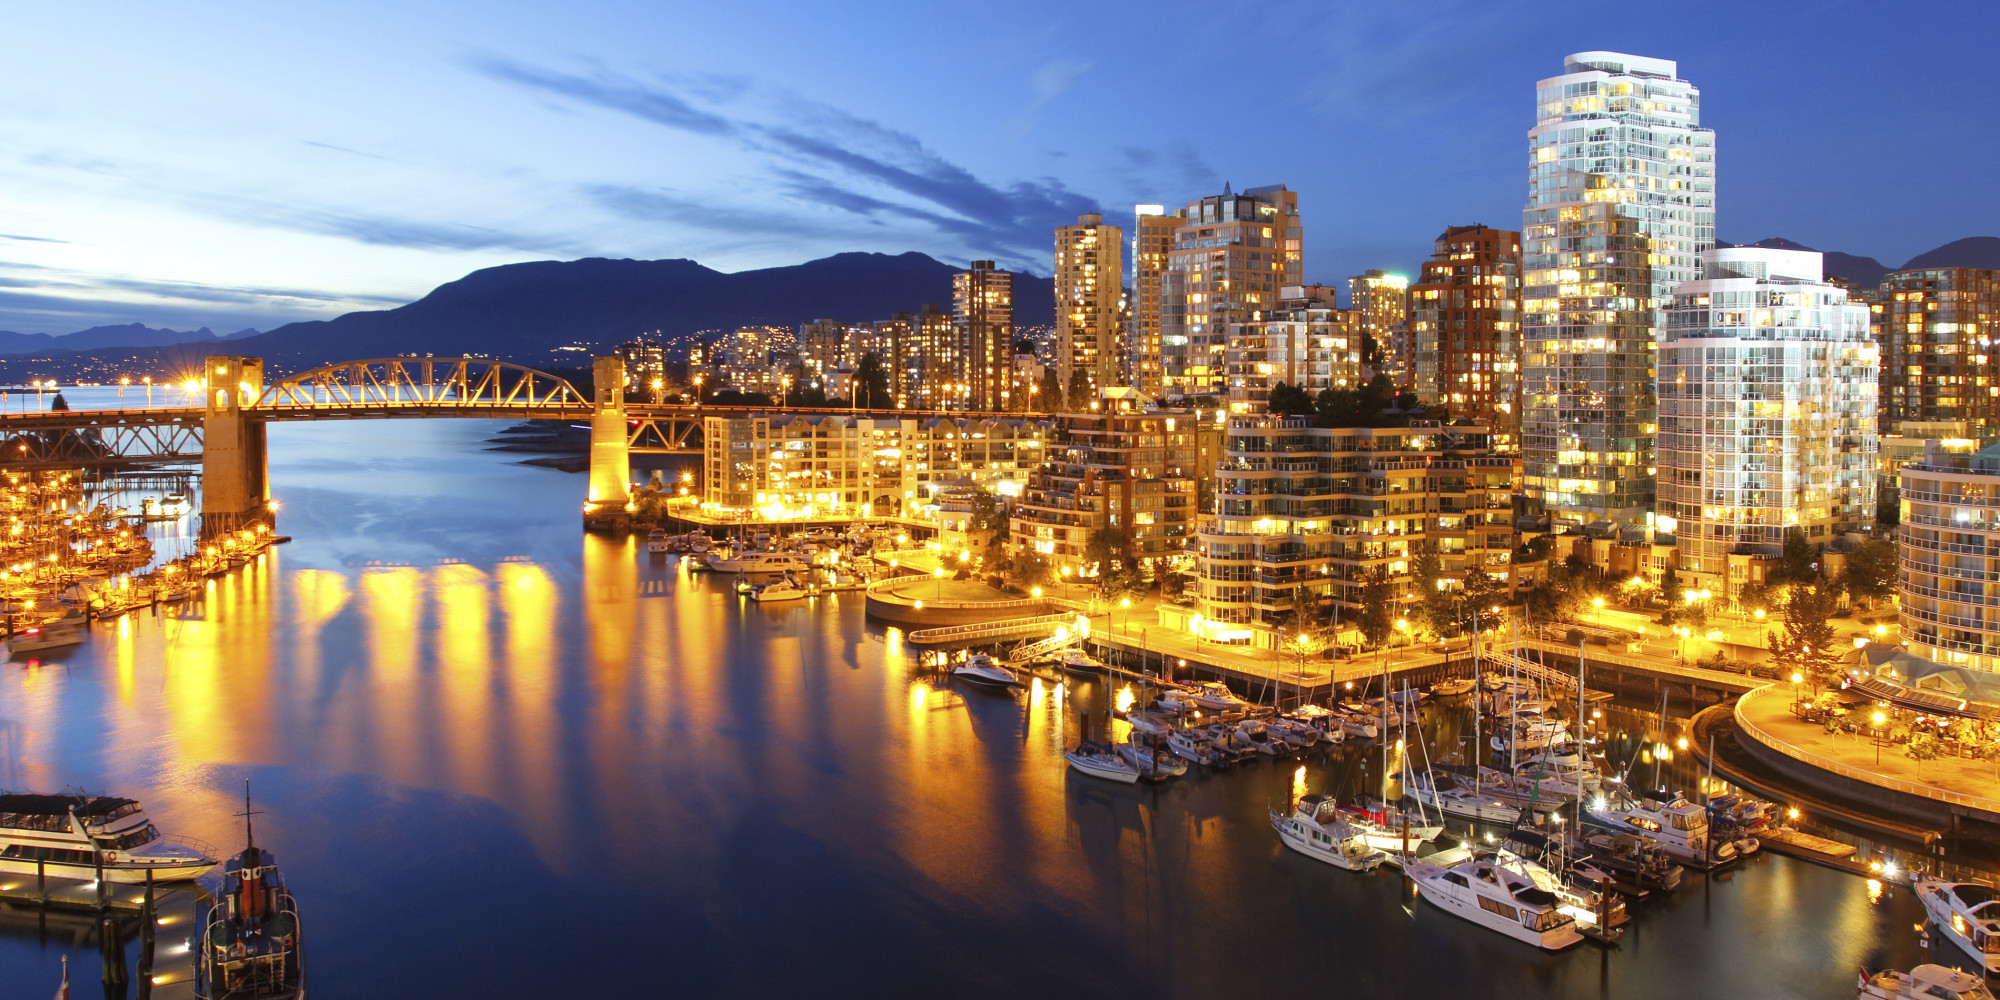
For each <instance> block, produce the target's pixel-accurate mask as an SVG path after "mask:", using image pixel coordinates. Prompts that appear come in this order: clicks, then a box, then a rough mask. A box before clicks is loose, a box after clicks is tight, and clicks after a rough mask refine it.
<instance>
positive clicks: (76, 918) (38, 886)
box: [0, 874, 208, 1000]
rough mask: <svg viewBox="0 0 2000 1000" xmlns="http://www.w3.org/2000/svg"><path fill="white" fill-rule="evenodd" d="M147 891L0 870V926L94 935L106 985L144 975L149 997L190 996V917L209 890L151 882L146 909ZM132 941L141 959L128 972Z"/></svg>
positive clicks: (77, 966) (80, 973)
mask: <svg viewBox="0 0 2000 1000" xmlns="http://www.w3.org/2000/svg"><path fill="white" fill-rule="evenodd" d="M146 893H147V887H146V886H145V885H144V884H134V883H129V882H117V883H112V882H97V881H93V880H89V879H72V878H57V877H52V876H47V875H43V876H41V877H39V878H38V877H37V876H35V875H32V874H23V875H15V874H8V875H0V931H4V932H14V933H41V934H47V933H49V931H50V930H62V931H67V932H68V933H70V934H71V935H73V936H75V937H77V938H79V939H81V938H85V937H87V936H95V937H96V939H97V941H98V951H99V953H100V955H101V956H102V970H101V972H100V977H99V978H100V979H101V981H102V982H104V983H105V984H106V985H107V986H119V985H122V984H126V983H138V982H139V981H140V979H141V977H143V978H145V979H147V980H150V983H151V1000H192V998H193V997H194V944H195V940H194V939H195V935H196V934H197V933H198V931H199V928H198V927H197V926H196V923H195V921H196V918H197V917H198V916H199V914H200V913H201V907H202V903H203V901H204V900H205V899H206V898H207V895H208V893H207V891H206V890H205V889H203V888H202V887H201V886H200V885H199V884H198V883H195V882H185V881H184V882H167V883H159V884H156V885H154V886H153V887H152V896H153V899H152V906H151V909H150V911H149V910H148V907H147V903H146ZM149 919H150V921H151V925H152V926H151V927H148V926H147V922H148V920H149ZM134 939H137V940H138V941H139V942H140V948H139V964H138V967H137V968H136V969H128V968H126V966H125V946H126V943H127V942H130V941H132V940H134ZM71 964H72V966H74V967H73V968H72V969H71V970H70V975H71V978H72V979H73V980H75V981H76V983H75V984H73V985H74V986H75V988H76V989H78V990H80V989H81V986H80V985H77V984H81V983H83V982H87V981H88V978H87V976H88V973H87V971H86V969H85V967H84V966H83V965H82V964H81V963H75V962H72V963H71ZM51 989H53V983H51ZM121 992H122V991H121ZM78 995H81V994H80V993H79V994H78Z"/></svg>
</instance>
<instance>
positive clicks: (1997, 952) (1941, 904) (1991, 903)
mask: <svg viewBox="0 0 2000 1000" xmlns="http://www.w3.org/2000/svg"><path fill="white" fill-rule="evenodd" d="M1910 888H1911V889H1914V890H1916V893H1917V900H1918V901H1919V902H1921V903H1923V904H1924V912H1925V913H1926V914H1928V915H1929V916H1930V918H1931V922H1932V923H1934V924H1936V925H1937V926H1938V929H1939V930H1940V931H1942V932H1943V933H1944V936H1945V937H1946V938H1949V939H1950V940H1951V942H1952V943H1953V944H1955V945H1957V946H1958V947H1959V950H1961V951H1963V952H1965V953H1966V954H1967V955H1970V956H1972V958H1973V960H1974V961H1976V962H1978V963H1979V967H1980V968H1981V969H1983V970H1985V972H1986V974H1987V975H1989V976H1990V975H1993V974H1995V973H2000V902H1995V900H1996V899H2000V890H1996V889H1995V888H1994V887H1992V886H1990V885H1986V884H1984V883H1980V882H1946V881H1944V880H1943V879H1935V878H1918V879H1916V880H1915V881H1913V882H1912V883H1910Z"/></svg>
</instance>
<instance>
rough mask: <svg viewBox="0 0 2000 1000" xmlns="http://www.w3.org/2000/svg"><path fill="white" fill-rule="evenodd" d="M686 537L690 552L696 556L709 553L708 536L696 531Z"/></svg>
mask: <svg viewBox="0 0 2000 1000" xmlns="http://www.w3.org/2000/svg"><path fill="white" fill-rule="evenodd" d="M686 537H687V546H688V551H689V552H692V553H694V554H695V555H702V554H705V553H706V552H708V549H709V538H708V535H707V534H705V533H703V532H699V531H696V532H691V533H689V534H688V535H687V536H686Z"/></svg>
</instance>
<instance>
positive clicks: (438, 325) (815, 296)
mask: <svg viewBox="0 0 2000 1000" xmlns="http://www.w3.org/2000/svg"><path fill="white" fill-rule="evenodd" d="M1722 245H1724V246H1729V245H1732V244H1726V243H1725V244H1722ZM1753 245H1755V246H1768V247H1778V248H1790V249H1801V250H1809V249H1813V248H1811V247H1807V246H1805V245H1804V244H1801V243H1798V242H1796V241H1794V240H1789V239H1785V238H1783V237H1771V238H1768V239H1763V240H1759V241H1757V242H1756V243H1755V244H1753ZM1902 266H1903V267H1904V268H1915V267H1982V268H1995V269H2000V237H1992V236H1975V237H1971V238H1969V239H1962V240H1957V241H1954V242H1951V243H1947V244H1945V245H1943V246H1941V247H1938V248H1937V249H1935V250H1930V251H1927V252H1925V253H1921V254H1918V255H1917V256H1915V257H1913V258H1911V259H1910V260H1908V261H1906V262H1905V263H1904V264H1903V265H1902ZM958 270H959V268H958V267H956V266H954V265H951V264H947V263H945V262H943V261H939V260H936V259H934V258H932V257H929V256H926V255H924V254H921V253H904V254H895V255H890V254H880V253H843V254H835V255H834V256H831V257H823V258H821V259H819V260H812V261H807V262H806V263H803V264H793V265H788V266H784V267H768V268H761V269H758V270H754V271H737V272H735V273H727V272H723V271H717V270H715V269H713V268H709V267H704V266H702V265H701V264H699V263H696V262H695V261H692V260H686V259H675V260H629V259H627V260H610V259H605V258H601V257H590V258H585V259H582V260H570V261H534V262H530V263H522V264H506V265H502V266H499V267H489V268H484V269H481V270H478V271H474V272H472V273H471V274H468V275H466V276H465V277H463V278H460V279H458V280H456V281H451V282H447V283H445V284H443V285H439V286H438V287H437V288H435V289H433V290H431V292H430V293H429V294H428V295H425V296H424V297H423V298H420V299H418V300H417V301H415V302H411V303H409V304H407V305H403V306H398V307H396V308H394V309H383V310H371V311H364V312H352V313H347V314H346V315H343V316H340V317H337V318H335V319H330V320H317V321H313V322H306V323H288V324H286V325H284V326H281V327H278V328H277V329H275V330H271V331H268V332H263V333H260V332H257V331H255V330H244V331H240V332H238V333H234V334H228V335H226V336H218V335H217V334H215V333H214V332H212V331H210V330H208V329H207V328H203V329H200V330H193V331H175V330H155V329H152V328H149V327H145V326H142V325H140V324H137V323H134V324H129V325H127V326H115V327H97V328H95V329H91V330H84V331H81V332H78V333H73V334H69V335H67V336H59V337H51V336H48V335H45V334H18V333H7V332H0V379H12V380H19V379H21V378H27V377H31V376H37V377H38V376H46V375H63V374H70V373H73V372H80V371H85V370H89V371H93V372H95V373H98V374H102V372H103V367H104V365H106V364H115V365H116V366H118V367H119V368H120V369H121V370H134V371H136V370H145V369H148V368H153V369H180V368H184V367H187V366H188V365H190V364H191V363H194V362H198V361H199V360H200V358H201V357H202V355H203V354H206V353H211V352H213V351H214V350H216V349H217V345H218V344H220V343H225V342H226V343H227V344H228V345H229V346H228V350H229V351H230V352H231V353H237V354H244V355H252V356H258V357H263V358H265V359H266V360H267V361H268V362H269V363H270V365H271V366H272V369H273V370H274V371H287V370H291V371H296V370H299V369H302V368H308V367H312V366H314V365H318V364H321V363H325V362H329V361H344V360H349V359H356V358H369V357H387V356H393V355H406V354H437V355H445V356H450V355H460V354H484V355H492V356H495V357H502V358H510V359H513V360H516V361H520V362H522V363H526V364H531V365H532V364H539V363H546V362H547V360H548V359H549V358H550V352H551V351H553V350H556V349H559V348H563V347H574V348H578V349H580V350H581V351H584V352H596V351H603V350H607V349H609V348H610V347H612V346H614V345H616V344H618V343H620V342H622V341H625V340H629V339H631V338H633V337H635V336H640V335H651V336H657V337H659V338H660V339H662V340H665V341H682V340H685V339H686V338H687V337H689V336H691V335H693V334H695V333H696V332H699V331H704V330H733V329H735V328H737V327H739V326H763V325H771V326H793V327H795V326H797V325H799V324H801V323H804V322H806V321H808V320H812V319H816V318H820V317H832V318H835V319H839V320H843V321H846V322H850V323H860V322H867V321H870V320H877V319H887V318H888V317H889V315H890V314H891V313H894V312H898V311H904V310H916V309H920V308H922V307H923V306H925V305H927V304H933V303H934V304H937V305H939V306H941V307H943V308H946V309H949V308H950V303H951V277H952V275H953V274H954V273H955V272H957V271H958ZM1826 270H1827V273H1828V274H1829V275H1836V276H1839V277H1843V278H1846V279H1847V280H1848V281H1850V282H1851V283H1853V284H1854V285H1856V286H1873V285H1875V284H1876V283H1878V282H1879V281H1880V280H1881V278H1882V275H1883V274H1885V273H1887V272H1888V271H1889V270H1891V268H1890V267H1888V266H1887V265H1884V264H1883V263H1881V262H1880V261H1878V260H1876V259H1874V258H1872V257H1863V256H1859V255H1855V254H1847V253H1840V252H1837V251H1835V252H1828V253H1827V256H1826ZM1014 281H1015V284H1014V316H1015V322H1016V324H1017V325H1019V326H1034V325H1043V324H1048V323H1051V322H1053V320H1054V317H1055V289H1054V282H1053V279H1050V278H1041V277H1036V276H1034V275H1029V274H1016V275H1015V279H1014ZM114 347H115V348H120V349H121V350H119V351H118V353H117V355H116V357H115V358H111V357H105V358H103V359H102V362H101V363H100V360H99V356H97V355H96V354H95V353H94V352H97V351H100V350H104V349H108V348H114ZM24 354H32V355H33V356H34V357H35V359H36V360H34V361H33V362H31V363H32V364H33V365H34V371H33V372H31V371H29V370H28V369H27V367H26V365H27V364H29V362H24V361H23V360H21V359H20V356H21V355H24ZM572 356H576V355H572ZM581 356H583V357H587V356H588V354H587V353H586V354H582V355H581Z"/></svg>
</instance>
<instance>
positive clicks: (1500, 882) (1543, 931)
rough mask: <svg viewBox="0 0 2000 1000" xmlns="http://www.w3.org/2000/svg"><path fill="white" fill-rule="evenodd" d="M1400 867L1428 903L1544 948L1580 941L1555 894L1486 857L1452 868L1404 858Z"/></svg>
mask: <svg viewBox="0 0 2000 1000" xmlns="http://www.w3.org/2000/svg"><path fill="white" fill-rule="evenodd" d="M1403 870H1404V871H1405V872H1407V873H1408V874H1409V876H1410V877H1411V878H1412V879H1414V880H1415V881H1416V883H1417V893H1418V894H1419V895H1421V896H1422V897H1423V898H1424V899H1426V900H1428V901H1429V902H1430V904H1431V905H1432V906H1435V907H1437V908H1438V909H1440V910H1444V911H1445V912H1447V913H1450V914H1452V915H1453V916H1456V917H1459V918H1461V919H1464V920H1469V921H1471V922H1473V923H1475V924H1478V925H1479V926H1481V927H1485V928H1487V929H1489V930H1495V931H1499V932H1500V933H1502V934H1505V935H1507V936H1508V937H1511V938H1513V939H1514V940H1516V941H1525V942H1527V943H1528V944H1532V945H1534V946H1535V947H1537V948H1541V949H1543V950H1545V951H1562V950H1563V949H1565V948H1569V947H1572V946H1574V945H1577V944H1579V943H1581V942H1582V941H1583V932H1582V931H1581V930H1579V929H1578V928H1577V924H1576V918H1575V917H1574V916H1572V915H1570V914H1569V913H1566V912H1564V911H1563V904H1562V900H1561V899H1560V898H1559V897H1557V896H1556V894H1555V893H1552V892H1550V891H1548V890H1547V889H1543V888H1542V887H1540V886H1538V885H1536V884H1535V881H1534V880H1533V879H1531V878H1529V877H1528V876H1526V875H1522V874H1520V873H1519V872H1513V871H1508V870H1507V869H1505V868H1502V867H1500V866H1499V865H1497V864H1495V863H1494V862H1493V861H1492V860H1491V859H1490V858H1473V859H1471V860H1468V861H1463V862H1460V863H1458V864H1456V865H1453V866H1452V867H1450V868H1441V867H1438V866H1437V865H1433V864H1430V863H1428V862H1423V861H1415V860H1411V861H1405V862H1404V863H1403Z"/></svg>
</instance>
